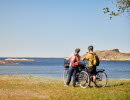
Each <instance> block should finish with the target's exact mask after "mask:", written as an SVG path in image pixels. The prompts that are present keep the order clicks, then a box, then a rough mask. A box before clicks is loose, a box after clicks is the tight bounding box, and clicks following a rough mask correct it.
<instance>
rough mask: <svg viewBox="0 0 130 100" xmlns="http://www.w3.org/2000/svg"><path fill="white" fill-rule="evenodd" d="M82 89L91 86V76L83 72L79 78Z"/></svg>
mask: <svg viewBox="0 0 130 100" xmlns="http://www.w3.org/2000/svg"><path fill="white" fill-rule="evenodd" d="M78 80H79V84H80V87H82V88H87V87H88V85H89V75H88V73H87V72H85V71H81V72H80V73H79V76H78Z"/></svg>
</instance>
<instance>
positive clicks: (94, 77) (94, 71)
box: [93, 66, 97, 86]
mask: <svg viewBox="0 0 130 100" xmlns="http://www.w3.org/2000/svg"><path fill="white" fill-rule="evenodd" d="M93 82H94V84H95V86H97V84H96V66H95V67H94V69H93Z"/></svg>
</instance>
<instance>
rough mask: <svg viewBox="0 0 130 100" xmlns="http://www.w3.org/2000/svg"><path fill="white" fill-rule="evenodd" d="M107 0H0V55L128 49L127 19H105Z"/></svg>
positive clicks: (129, 23) (55, 54)
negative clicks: (90, 49)
mask: <svg viewBox="0 0 130 100" xmlns="http://www.w3.org/2000/svg"><path fill="white" fill-rule="evenodd" d="M104 7H110V8H111V9H116V8H115V7H114V5H113V4H112V2H111V0H98V1H97V0H96V1H95V0H0V57H67V56H69V55H70V54H71V53H72V52H74V49H75V48H80V49H81V52H80V54H81V55H82V54H85V52H86V51H87V47H88V46H89V45H93V46H94V48H95V50H111V49H116V48H117V49H119V50H120V51H121V52H129V53H130V44H129V43H130V19H129V18H128V17H127V16H125V15H124V14H122V15H121V16H117V17H113V19H112V20H109V17H108V15H106V14H104V13H103V10H102V9H103V8H104Z"/></svg>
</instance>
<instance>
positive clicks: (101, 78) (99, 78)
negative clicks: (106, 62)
mask: <svg viewBox="0 0 130 100" xmlns="http://www.w3.org/2000/svg"><path fill="white" fill-rule="evenodd" d="M107 81H108V79H107V75H106V73H105V72H103V71H101V72H97V75H96V85H97V86H98V87H105V86H106V85H107Z"/></svg>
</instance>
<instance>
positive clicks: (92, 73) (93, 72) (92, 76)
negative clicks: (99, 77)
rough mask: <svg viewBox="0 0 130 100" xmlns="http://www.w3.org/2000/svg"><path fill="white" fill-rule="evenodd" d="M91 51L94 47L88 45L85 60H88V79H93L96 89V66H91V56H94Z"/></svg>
mask: <svg viewBox="0 0 130 100" xmlns="http://www.w3.org/2000/svg"><path fill="white" fill-rule="evenodd" d="M93 49H94V47H93V46H92V45H90V46H89V47H88V52H87V55H86V57H85V59H86V60H88V73H89V75H90V79H93V80H92V81H93V82H94V84H95V86H96V87H97V84H96V66H95V65H93V54H95V53H94V52H93ZM89 85H90V84H89Z"/></svg>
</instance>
